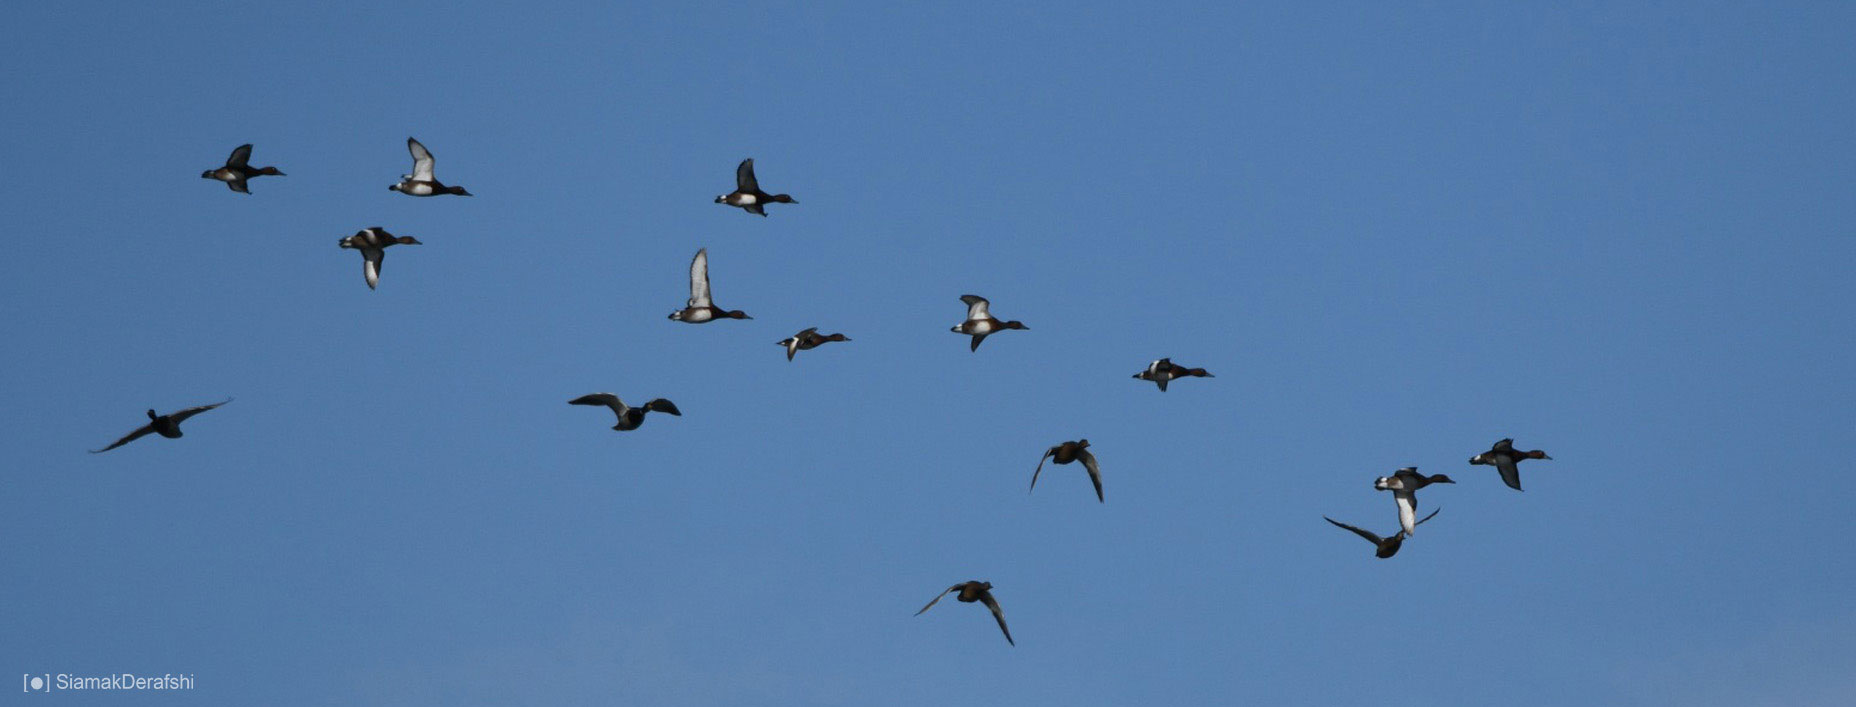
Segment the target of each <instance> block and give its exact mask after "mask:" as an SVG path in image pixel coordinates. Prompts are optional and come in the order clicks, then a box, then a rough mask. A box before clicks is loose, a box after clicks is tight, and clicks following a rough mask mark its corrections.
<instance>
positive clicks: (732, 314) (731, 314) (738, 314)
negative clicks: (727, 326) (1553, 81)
mask: <svg viewBox="0 0 1856 707" xmlns="http://www.w3.org/2000/svg"><path fill="white" fill-rule="evenodd" d="M722 316H724V317H728V318H729V319H753V317H750V316H748V313H747V312H743V311H741V310H739V309H731V310H728V311H726V312H723V313H722Z"/></svg>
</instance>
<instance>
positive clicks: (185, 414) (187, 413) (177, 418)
mask: <svg viewBox="0 0 1856 707" xmlns="http://www.w3.org/2000/svg"><path fill="white" fill-rule="evenodd" d="M229 402H232V399H231V398H226V399H225V400H221V401H219V402H216V403H213V404H211V405H201V406H199V407H191V408H187V409H185V410H181V411H179V412H173V413H168V419H169V420H172V421H173V422H174V424H176V425H178V424H180V423H181V421H182V420H185V419H187V418H189V417H193V416H194V415H198V414H200V413H203V412H206V411H207V410H211V409H213V408H216V407H219V406H221V405H224V404H226V403H229Z"/></svg>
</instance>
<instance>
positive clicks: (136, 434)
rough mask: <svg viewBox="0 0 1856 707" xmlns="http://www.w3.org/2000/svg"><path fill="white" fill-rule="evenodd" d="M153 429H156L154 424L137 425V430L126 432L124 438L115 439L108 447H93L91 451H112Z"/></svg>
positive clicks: (100, 452)
mask: <svg viewBox="0 0 1856 707" xmlns="http://www.w3.org/2000/svg"><path fill="white" fill-rule="evenodd" d="M153 431H155V426H154V425H142V426H141V427H137V428H135V431H134V432H130V433H129V434H126V435H123V436H122V439H119V440H116V441H115V442H114V443H112V444H111V445H110V446H108V447H104V448H102V449H92V450H90V453H91V454H102V453H104V452H107V451H110V450H112V449H115V448H117V447H120V446H123V445H125V444H128V443H130V442H134V441H136V440H138V439H141V438H142V436H143V435H146V434H148V433H150V432H153Z"/></svg>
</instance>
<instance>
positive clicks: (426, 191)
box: [387, 138, 471, 196]
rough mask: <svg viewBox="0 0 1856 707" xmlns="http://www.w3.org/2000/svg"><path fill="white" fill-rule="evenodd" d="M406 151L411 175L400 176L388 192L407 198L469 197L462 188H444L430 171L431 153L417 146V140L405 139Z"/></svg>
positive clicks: (389, 187)
mask: <svg viewBox="0 0 1856 707" xmlns="http://www.w3.org/2000/svg"><path fill="white" fill-rule="evenodd" d="M406 149H407V150H408V151H410V152H411V153H412V174H403V175H400V183H398V184H393V185H390V186H388V187H387V189H388V190H389V191H396V192H399V193H401V194H405V195H407V196H438V195H440V194H456V195H458V196H470V195H471V193H470V192H467V191H464V187H452V186H445V184H444V183H443V182H440V181H438V177H437V176H435V175H434V174H433V171H432V163H433V160H432V151H431V150H427V149H425V146H424V145H421V144H419V141H418V140H415V139H413V138H406Z"/></svg>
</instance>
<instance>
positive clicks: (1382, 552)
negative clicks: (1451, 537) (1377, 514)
mask: <svg viewBox="0 0 1856 707" xmlns="http://www.w3.org/2000/svg"><path fill="white" fill-rule="evenodd" d="M1441 510H1443V509H1442V508H1439V509H1437V511H1441ZM1437 511H1431V514H1430V515H1428V516H1425V517H1424V520H1421V521H1418V522H1417V523H1413V525H1424V521H1425V520H1430V519H1432V518H1435V517H1437ZM1321 518H1322V520H1325V521H1327V522H1329V523H1333V524H1335V525H1337V526H1340V527H1342V528H1346V529H1348V530H1351V531H1353V534H1354V535H1358V536H1360V537H1362V538H1366V541H1367V542H1370V543H1372V544H1373V547H1374V548H1377V549H1375V550H1374V551H1373V556H1374V557H1377V558H1379V559H1381V560H1383V559H1386V558H1388V557H1391V556H1393V555H1396V554H1398V548H1399V546H1400V545H1404V544H1405V531H1404V530H1402V529H1401V530H1399V531H1398V532H1396V533H1393V534H1392V537H1389V538H1382V537H1379V536H1378V535H1374V534H1373V533H1372V532H1371V531H1367V530H1361V529H1359V528H1355V527H1353V526H1351V525H1347V524H1346V523H1342V522H1340V521H1338V520H1334V519H1333V518H1329V517H1327V516H1321Z"/></svg>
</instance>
